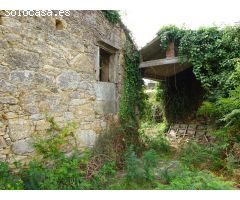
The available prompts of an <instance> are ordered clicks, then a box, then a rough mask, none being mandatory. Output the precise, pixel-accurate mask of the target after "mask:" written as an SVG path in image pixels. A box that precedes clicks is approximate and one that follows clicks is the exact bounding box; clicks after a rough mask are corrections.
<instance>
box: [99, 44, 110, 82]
mask: <svg viewBox="0 0 240 200" xmlns="http://www.w3.org/2000/svg"><path fill="white" fill-rule="evenodd" d="M110 56H111V54H110V53H109V52H107V51H105V50H103V49H101V48H100V74H99V75H100V77H99V78H100V79H99V80H100V81H102V82H109V81H110V80H109V66H110Z"/></svg>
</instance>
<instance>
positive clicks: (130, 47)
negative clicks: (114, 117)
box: [119, 41, 145, 126]
mask: <svg viewBox="0 0 240 200" xmlns="http://www.w3.org/2000/svg"><path fill="white" fill-rule="evenodd" d="M139 62H140V56H139V53H138V51H137V50H136V48H135V46H134V44H133V43H132V42H130V41H127V42H126V43H125V45H124V84H123V93H122V97H121V102H120V112H119V116H120V119H121V121H122V122H123V123H124V124H128V125H130V126H136V125H137V121H138V117H141V116H142V115H143V111H144V99H145V94H144V92H143V80H142V78H141V75H140V71H139V67H138V66H139Z"/></svg>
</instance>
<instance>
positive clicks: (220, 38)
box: [158, 25, 240, 100]
mask: <svg viewBox="0 0 240 200" xmlns="http://www.w3.org/2000/svg"><path fill="white" fill-rule="evenodd" d="M158 36H159V38H160V41H161V46H162V48H163V49H164V50H165V49H166V48H167V46H168V43H169V42H174V43H175V46H177V50H178V54H179V56H180V59H181V61H182V62H186V61H187V62H189V63H191V64H192V66H193V72H194V74H195V76H196V78H197V79H198V80H200V81H201V84H202V86H203V88H204V89H205V91H206V98H208V99H212V100H214V99H217V98H219V97H224V96H226V95H227V94H228V91H229V90H230V89H232V86H231V83H230V84H226V83H229V81H228V79H229V78H230V76H231V74H232V73H233V71H234V69H235V65H236V63H237V62H236V61H237V58H239V57H240V26H226V27H224V28H220V27H216V26H213V27H203V28H200V29H198V30H190V29H186V28H178V27H176V26H173V25H170V26H165V27H163V28H162V29H161V30H160V31H159V32H158Z"/></svg>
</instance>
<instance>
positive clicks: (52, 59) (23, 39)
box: [0, 11, 126, 163]
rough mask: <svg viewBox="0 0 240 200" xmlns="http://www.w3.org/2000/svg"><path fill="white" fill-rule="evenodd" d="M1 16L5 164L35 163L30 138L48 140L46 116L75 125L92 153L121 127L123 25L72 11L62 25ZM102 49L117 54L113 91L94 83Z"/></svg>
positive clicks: (0, 156)
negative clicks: (112, 126)
mask: <svg viewBox="0 0 240 200" xmlns="http://www.w3.org/2000/svg"><path fill="white" fill-rule="evenodd" d="M3 15H4V11H0V16H1V23H0V160H1V161H7V162H10V163H11V162H14V161H16V160H26V159H27V158H28V157H29V156H31V155H34V151H33V148H32V147H31V145H30V143H31V140H32V139H31V136H32V135H33V134H34V133H37V134H44V133H45V132H46V129H47V128H48V127H49V123H48V122H47V121H46V119H45V115H46V114H48V115H50V116H53V117H54V118H55V120H56V122H58V123H59V124H60V125H64V124H65V123H67V122H70V121H74V122H76V123H77V125H78V129H77V131H76V133H75V136H76V139H77V140H78V144H79V148H82V147H85V146H92V145H93V144H94V141H95V139H96V137H97V135H98V134H99V133H100V132H101V131H102V130H103V129H105V128H106V127H107V126H108V122H109V120H111V119H116V112H117V110H118V102H119V95H120V91H121V80H122V73H123V67H122V64H123V55H122V50H121V49H122V47H123V44H124V43H125V40H126V35H125V32H124V30H123V29H122V27H121V25H119V24H117V25H113V24H111V23H110V22H108V20H107V19H106V18H105V17H104V15H103V14H102V12H101V11H71V13H70V16H68V17H62V18H57V19H56V18H55V17H24V16H22V17H4V16H3ZM56 20H57V22H56ZM59 22H60V23H61V26H60V27H59V26H56V24H58V25H59ZM102 41H104V42H105V43H106V44H107V45H109V46H112V47H114V49H115V54H116V56H115V59H114V62H115V63H114V66H115V69H114V70H115V72H114V77H115V79H114V82H112V83H108V82H106V83H105V82H99V81H97V80H98V79H97V77H96V76H97V74H98V73H97V70H99V68H98V59H99V58H98V51H99V42H101V43H102ZM116 77H117V78H116Z"/></svg>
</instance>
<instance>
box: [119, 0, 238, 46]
mask: <svg viewBox="0 0 240 200" xmlns="http://www.w3.org/2000/svg"><path fill="white" fill-rule="evenodd" d="M136 2H138V1H136ZM145 2H148V0H146V1H145ZM149 3H152V1H151V2H149ZM144 7H145V5H143V6H142V5H141V3H140V1H139V6H136V7H135V8H127V9H124V10H121V14H122V21H123V22H124V24H125V25H126V26H127V27H128V28H129V29H130V30H131V32H132V34H133V37H134V39H135V42H136V43H137V45H138V48H141V47H143V46H145V45H146V43H148V42H150V41H151V40H152V39H153V38H154V37H155V36H156V33H157V32H158V31H159V29H160V28H161V27H162V26H164V25H169V24H175V25H177V26H182V25H185V26H187V27H189V28H192V29H197V28H198V27H200V26H209V25H213V24H215V25H224V24H234V23H236V22H238V21H240V0H239V1H235V0H224V1H221V0H219V1H217V2H216V1H211V0H208V1H205V0H201V1H196V0H195V1H194V0H192V1H188V2H186V3H185V4H184V0H181V1H174V0H168V1H167V0H166V1H161V3H159V4H156V6H155V7H151V8H148V6H147V5H146V8H145V9H144Z"/></svg>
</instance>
